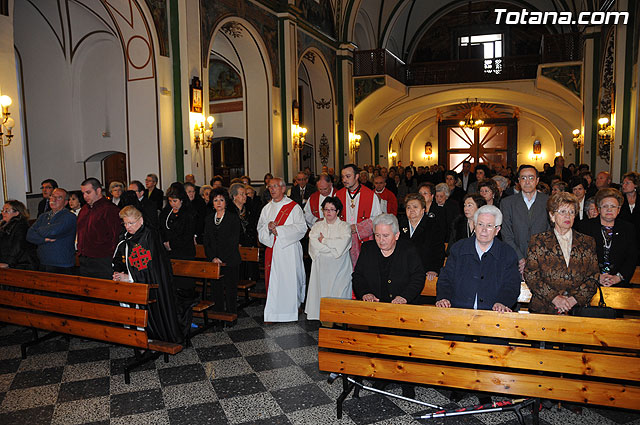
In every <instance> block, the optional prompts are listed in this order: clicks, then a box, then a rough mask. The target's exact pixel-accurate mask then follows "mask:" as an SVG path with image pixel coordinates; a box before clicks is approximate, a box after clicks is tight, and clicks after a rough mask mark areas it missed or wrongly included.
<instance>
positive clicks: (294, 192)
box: [289, 183, 317, 208]
mask: <svg viewBox="0 0 640 425" xmlns="http://www.w3.org/2000/svg"><path fill="white" fill-rule="evenodd" d="M316 190H317V189H316V187H315V186H313V185H312V184H309V183H307V185H306V186H305V187H304V196H300V186H293V187H292V188H291V195H289V198H291V199H293V200H294V201H296V202H297V203H298V205H300V208H304V204H305V203H306V201H307V200H308V199H309V197H310V196H311V194H312V193H313V192H315V191H316ZM303 201H304V202H303Z"/></svg>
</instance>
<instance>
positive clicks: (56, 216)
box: [27, 188, 76, 274]
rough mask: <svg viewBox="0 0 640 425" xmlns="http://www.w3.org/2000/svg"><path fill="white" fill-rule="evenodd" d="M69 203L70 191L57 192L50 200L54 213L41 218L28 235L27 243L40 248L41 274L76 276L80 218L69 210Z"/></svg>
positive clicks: (57, 190)
mask: <svg viewBox="0 0 640 425" xmlns="http://www.w3.org/2000/svg"><path fill="white" fill-rule="evenodd" d="M68 202H69V194H68V193H67V191H66V190H64V189H61V188H58V189H55V190H54V191H53V193H52V194H51V196H50V197H49V206H50V207H51V209H50V210H49V211H47V212H45V213H44V214H42V215H40V216H39V217H38V220H36V222H35V223H34V224H33V226H31V228H30V229H29V231H28V232H27V240H28V241H29V242H31V243H33V244H35V245H37V246H38V258H39V259H40V271H43V272H50V273H64V274H72V273H73V266H75V262H76V261H75V251H76V249H75V241H76V215H75V214H74V213H72V212H71V211H69V210H68V209H66V208H65V206H66V205H67V203H68Z"/></svg>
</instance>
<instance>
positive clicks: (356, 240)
mask: <svg viewBox="0 0 640 425" xmlns="http://www.w3.org/2000/svg"><path fill="white" fill-rule="evenodd" d="M358 172H359V170H358V167H357V166H356V165H355V164H347V165H345V166H344V167H342V172H341V175H342V184H343V185H344V187H343V188H342V189H340V190H339V191H338V192H337V193H336V196H337V197H338V198H339V199H340V201H341V202H342V205H344V208H343V209H342V212H341V213H340V219H341V220H344V221H346V222H347V223H349V224H350V225H351V239H352V243H351V251H350V254H351V264H353V265H354V267H355V264H356V263H357V262H358V256H359V255H360V246H361V245H362V243H363V242H364V241H369V240H372V239H373V222H372V220H373V219H374V218H375V217H377V216H378V215H380V214H381V212H382V211H381V210H380V201H379V200H378V197H377V196H375V193H374V192H373V190H371V189H369V188H368V187H366V186H362V185H361V184H360V183H359V181H358Z"/></svg>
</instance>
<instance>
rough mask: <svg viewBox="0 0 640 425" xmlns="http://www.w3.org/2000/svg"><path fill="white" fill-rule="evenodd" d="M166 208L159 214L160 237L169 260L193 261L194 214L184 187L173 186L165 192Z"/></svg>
mask: <svg viewBox="0 0 640 425" xmlns="http://www.w3.org/2000/svg"><path fill="white" fill-rule="evenodd" d="M167 200H168V202H167V206H166V207H165V208H164V209H163V210H162V212H161V213H160V237H161V239H162V242H163V244H164V246H165V248H166V249H167V251H168V252H169V258H175V259H180V260H193V259H194V258H195V256H196V246H195V244H194V241H193V237H194V235H195V234H196V214H195V212H194V210H193V208H192V207H191V205H190V202H189V198H188V197H187V193H186V192H185V190H184V187H182V186H181V185H180V186H178V185H176V184H173V185H172V186H171V187H170V188H169V189H168V190H167Z"/></svg>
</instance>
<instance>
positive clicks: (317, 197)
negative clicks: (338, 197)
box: [304, 173, 336, 228]
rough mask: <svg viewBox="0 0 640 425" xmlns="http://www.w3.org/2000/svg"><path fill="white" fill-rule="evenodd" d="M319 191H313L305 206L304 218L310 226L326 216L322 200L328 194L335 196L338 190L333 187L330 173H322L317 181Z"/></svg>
mask: <svg viewBox="0 0 640 425" xmlns="http://www.w3.org/2000/svg"><path fill="white" fill-rule="evenodd" d="M316 189H318V190H317V191H315V192H313V193H312V194H311V196H310V197H309V200H308V201H307V203H306V204H305V206H304V219H305V221H306V222H307V226H309V228H311V227H313V225H314V224H315V223H316V221H318V220H321V219H323V218H324V214H322V202H323V201H324V200H325V198H327V197H328V196H335V193H336V190H335V189H334V188H333V180H331V176H329V175H328V174H324V173H323V174H320V175H319V176H318V181H317V182H316Z"/></svg>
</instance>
